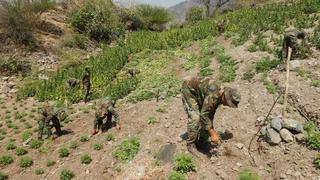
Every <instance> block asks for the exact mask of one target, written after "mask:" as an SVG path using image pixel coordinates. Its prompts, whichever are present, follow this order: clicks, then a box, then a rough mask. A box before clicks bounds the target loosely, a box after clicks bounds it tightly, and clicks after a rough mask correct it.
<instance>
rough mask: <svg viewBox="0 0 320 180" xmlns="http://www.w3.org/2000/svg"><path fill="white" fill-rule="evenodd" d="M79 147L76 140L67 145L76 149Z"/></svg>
mask: <svg viewBox="0 0 320 180" xmlns="http://www.w3.org/2000/svg"><path fill="white" fill-rule="evenodd" d="M78 147H79V144H78V143H77V142H76V141H72V142H71V143H70V145H69V148H70V149H77V148H78Z"/></svg>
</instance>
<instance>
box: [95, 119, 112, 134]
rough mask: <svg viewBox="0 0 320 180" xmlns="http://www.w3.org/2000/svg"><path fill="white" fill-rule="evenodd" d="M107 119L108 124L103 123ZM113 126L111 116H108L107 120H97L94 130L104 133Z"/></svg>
mask: <svg viewBox="0 0 320 180" xmlns="http://www.w3.org/2000/svg"><path fill="white" fill-rule="evenodd" d="M105 119H107V121H106V123H103V121H104V120H105ZM112 124H113V123H112V120H111V117H110V116H107V117H106V118H95V119H94V121H93V129H95V130H101V131H104V130H105V129H106V128H108V127H109V126H112Z"/></svg>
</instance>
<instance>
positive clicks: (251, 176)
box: [238, 170, 260, 180]
mask: <svg viewBox="0 0 320 180" xmlns="http://www.w3.org/2000/svg"><path fill="white" fill-rule="evenodd" d="M238 179H239V180H260V177H259V176H258V175H257V174H256V173H254V172H251V171H249V170H244V171H241V172H240V173H239V176H238Z"/></svg>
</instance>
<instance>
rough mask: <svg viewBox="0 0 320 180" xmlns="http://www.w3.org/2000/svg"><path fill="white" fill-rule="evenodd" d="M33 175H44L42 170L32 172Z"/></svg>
mask: <svg viewBox="0 0 320 180" xmlns="http://www.w3.org/2000/svg"><path fill="white" fill-rule="evenodd" d="M34 173H35V174H36V175H41V174H44V170H43V169H41V168H40V169H36V170H35V171H34Z"/></svg>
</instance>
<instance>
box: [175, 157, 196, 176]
mask: <svg viewBox="0 0 320 180" xmlns="http://www.w3.org/2000/svg"><path fill="white" fill-rule="evenodd" d="M174 165H175V170H176V171H178V172H180V173H187V172H191V171H196V166H195V163H194V161H193V159H192V157H191V156H189V155H186V154H180V155H177V156H176V157H175V158H174Z"/></svg>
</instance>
